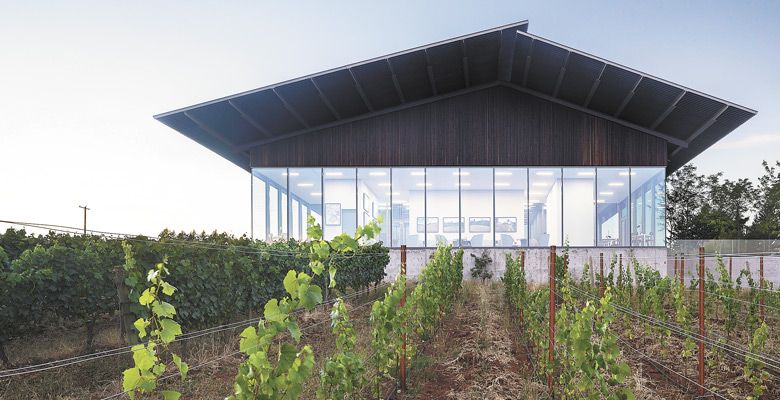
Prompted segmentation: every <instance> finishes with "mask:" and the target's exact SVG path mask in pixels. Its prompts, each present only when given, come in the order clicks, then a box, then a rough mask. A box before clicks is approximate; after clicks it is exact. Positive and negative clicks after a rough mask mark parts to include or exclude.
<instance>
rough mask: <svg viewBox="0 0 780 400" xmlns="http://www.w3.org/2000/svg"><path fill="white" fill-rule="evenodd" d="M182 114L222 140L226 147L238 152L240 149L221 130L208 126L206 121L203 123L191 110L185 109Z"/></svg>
mask: <svg viewBox="0 0 780 400" xmlns="http://www.w3.org/2000/svg"><path fill="white" fill-rule="evenodd" d="M184 115H185V116H186V117H187V118H189V119H190V121H192V122H194V123H195V125H197V126H198V127H199V128H200V129H202V130H204V131H205V132H206V133H208V134H209V135H211V136H213V137H214V139H217V140H219V141H220V142H222V143H223V144H224V145H225V146H227V147H228V149H230V150H231V151H232V152H234V153H239V152H241V151H240V150H237V149H236V146H235V145H234V144H233V143H231V142H230V140H228V139H227V138H226V137H225V135H223V134H222V132H219V131H217V130H216V129H214V128H212V127H210V126H209V125H208V124H207V123H205V122H204V121H203V120H202V119H200V118H198V117H196V116H194V115H192V112H190V111H185V112H184Z"/></svg>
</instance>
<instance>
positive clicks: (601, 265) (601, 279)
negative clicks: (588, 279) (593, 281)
mask: <svg viewBox="0 0 780 400" xmlns="http://www.w3.org/2000/svg"><path fill="white" fill-rule="evenodd" d="M599 297H604V253H599Z"/></svg>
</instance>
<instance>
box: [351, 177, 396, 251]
mask: <svg viewBox="0 0 780 400" xmlns="http://www.w3.org/2000/svg"><path fill="white" fill-rule="evenodd" d="M357 179H358V185H357V187H358V210H359V213H358V214H360V215H359V217H358V225H360V226H363V225H365V224H367V223H369V222H371V221H373V220H375V219H377V217H382V224H381V225H380V227H381V228H382V230H381V231H380V232H379V237H378V238H377V239H376V240H378V241H380V242H383V243H390V219H391V218H390V210H391V207H390V202H391V197H392V193H390V168H360V169H358V177H357Z"/></svg>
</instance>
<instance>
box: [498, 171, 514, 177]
mask: <svg viewBox="0 0 780 400" xmlns="http://www.w3.org/2000/svg"><path fill="white" fill-rule="evenodd" d="M496 176H512V173H511V172H509V171H496Z"/></svg>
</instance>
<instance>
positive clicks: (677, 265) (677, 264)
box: [674, 254, 680, 278]
mask: <svg viewBox="0 0 780 400" xmlns="http://www.w3.org/2000/svg"><path fill="white" fill-rule="evenodd" d="M678 268H680V264H679V263H678V262H677V254H675V255H674V277H675V278H677V274H678V271H677V269H678Z"/></svg>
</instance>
